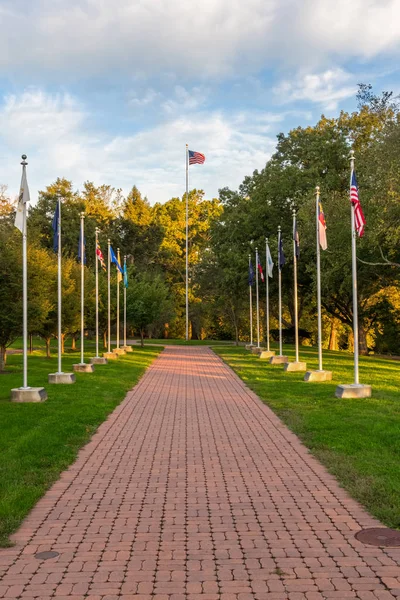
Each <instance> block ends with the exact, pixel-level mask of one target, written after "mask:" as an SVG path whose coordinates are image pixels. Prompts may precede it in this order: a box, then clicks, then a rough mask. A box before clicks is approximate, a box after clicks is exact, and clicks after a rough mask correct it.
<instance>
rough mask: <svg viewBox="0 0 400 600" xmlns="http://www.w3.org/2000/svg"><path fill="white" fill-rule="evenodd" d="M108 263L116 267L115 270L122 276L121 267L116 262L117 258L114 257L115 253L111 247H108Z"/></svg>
mask: <svg viewBox="0 0 400 600" xmlns="http://www.w3.org/2000/svg"><path fill="white" fill-rule="evenodd" d="M110 262H111V263H113V264H114V265H115V266H116V267H117V270H118V271H119V272H120V273H121V275H123V274H124V272H123V270H122V267H121V265H120V264H119V262H118V258H117V257H116V256H115V252H114V250H113V249H112V246H110Z"/></svg>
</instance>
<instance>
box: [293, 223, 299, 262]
mask: <svg viewBox="0 0 400 600" xmlns="http://www.w3.org/2000/svg"><path fill="white" fill-rule="evenodd" d="M293 241H294V247H295V255H296V258H300V238H299V232H298V231H297V219H296V217H295V218H294V219H293Z"/></svg>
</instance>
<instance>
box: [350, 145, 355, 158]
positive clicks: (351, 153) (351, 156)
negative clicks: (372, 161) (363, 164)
mask: <svg viewBox="0 0 400 600" xmlns="http://www.w3.org/2000/svg"><path fill="white" fill-rule="evenodd" d="M350 160H354V150H353V148H352V149H351V150H350Z"/></svg>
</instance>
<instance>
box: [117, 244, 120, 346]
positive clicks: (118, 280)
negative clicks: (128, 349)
mask: <svg viewBox="0 0 400 600" xmlns="http://www.w3.org/2000/svg"><path fill="white" fill-rule="evenodd" d="M117 257H118V263H119V262H120V261H119V248H117ZM119 282H120V279H119V271H118V272H117V350H119Z"/></svg>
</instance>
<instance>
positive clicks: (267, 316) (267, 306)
mask: <svg viewBox="0 0 400 600" xmlns="http://www.w3.org/2000/svg"><path fill="white" fill-rule="evenodd" d="M265 271H266V273H265V277H266V282H265V284H266V290H265V320H266V326H267V351H268V352H269V281H268V280H269V266H268V238H265Z"/></svg>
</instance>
